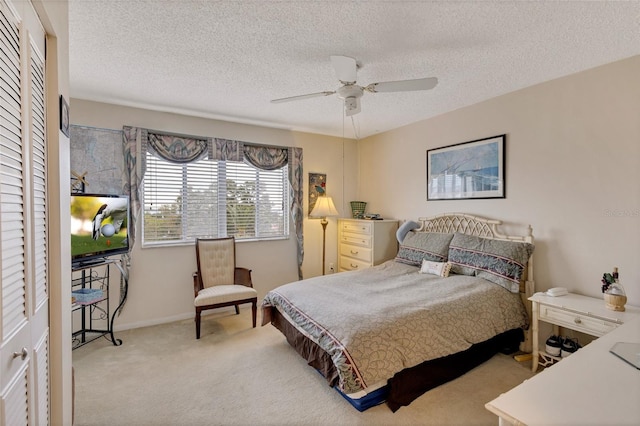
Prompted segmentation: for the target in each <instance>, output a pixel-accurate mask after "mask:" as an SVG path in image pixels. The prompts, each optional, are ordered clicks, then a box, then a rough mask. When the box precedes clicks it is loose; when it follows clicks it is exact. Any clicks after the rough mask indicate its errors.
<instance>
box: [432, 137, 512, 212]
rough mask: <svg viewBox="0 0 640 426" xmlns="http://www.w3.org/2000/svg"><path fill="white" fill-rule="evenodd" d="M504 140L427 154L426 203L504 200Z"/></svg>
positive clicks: (446, 148)
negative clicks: (433, 201) (487, 199)
mask: <svg viewBox="0 0 640 426" xmlns="http://www.w3.org/2000/svg"><path fill="white" fill-rule="evenodd" d="M505 136H506V135H498V136H492V137H490V138H484V139H477V140H474V141H470V142H463V143H459V144H455V145H449V146H445V147H442V148H435V149H430V150H428V151H427V200H468V199H481V198H505V184H506V181H505V174H504V169H505Z"/></svg>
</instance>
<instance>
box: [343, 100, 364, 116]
mask: <svg viewBox="0 0 640 426" xmlns="http://www.w3.org/2000/svg"><path fill="white" fill-rule="evenodd" d="M359 112H360V98H356V97H348V98H345V100H344V114H345V115H346V116H347V117H349V116H351V115H356V114H357V113H359Z"/></svg>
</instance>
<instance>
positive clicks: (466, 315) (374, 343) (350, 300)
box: [262, 260, 528, 394]
mask: <svg viewBox="0 0 640 426" xmlns="http://www.w3.org/2000/svg"><path fill="white" fill-rule="evenodd" d="M418 270H419V268H417V267H415V266H409V265H404V264H401V263H398V262H394V261H393V260H391V261H388V262H386V263H383V264H382V265H378V266H375V267H373V268H368V269H365V270H361V271H353V272H343V273H339V274H332V275H327V276H322V277H316V278H310V279H306V280H303V281H298V282H294V283H291V284H286V285H283V286H280V287H278V288H276V289H274V290H272V291H270V292H269V293H268V294H267V295H266V296H265V298H264V300H263V303H262V308H263V325H264V324H267V323H269V322H270V311H271V308H276V309H278V310H279V311H280V312H281V313H282V314H283V315H284V316H285V317H287V318H288V319H289V320H290V321H291V322H292V323H293V324H294V325H295V326H296V328H297V329H298V330H300V331H301V332H302V333H303V334H305V335H306V336H307V337H309V338H310V339H311V340H313V341H314V342H315V343H317V344H318V345H319V346H320V347H321V348H322V349H323V350H325V351H326V352H327V353H328V354H329V355H330V356H331V358H332V360H333V363H334V364H335V366H336V368H337V370H338V374H339V387H340V390H341V391H343V392H344V393H346V394H352V393H356V392H359V391H362V390H364V389H366V388H367V386H369V385H373V384H376V383H379V382H381V381H386V380H388V379H390V378H391V377H393V375H394V374H395V373H396V372H399V371H400V370H402V369H404V368H408V367H413V366H415V365H418V364H420V363H421V362H424V361H428V360H431V359H436V358H440V357H443V356H446V355H450V354H453V353H457V352H460V351H463V350H466V349H468V348H469V347H470V346H471V345H472V344H475V343H480V342H483V341H485V340H487V339H490V338H491V337H493V336H495V335H497V334H500V333H502V332H505V331H507V330H511V329H514V328H518V327H525V326H527V325H528V324H527V322H528V318H527V314H526V311H525V307H524V305H523V303H522V301H521V299H520V295H519V294H514V293H511V292H509V291H507V290H505V289H504V288H502V287H500V286H498V285H496V284H494V283H491V282H489V281H486V280H484V279H482V278H477V277H471V276H464V275H452V276H450V277H448V278H441V277H439V276H435V275H428V274H420V273H418Z"/></svg>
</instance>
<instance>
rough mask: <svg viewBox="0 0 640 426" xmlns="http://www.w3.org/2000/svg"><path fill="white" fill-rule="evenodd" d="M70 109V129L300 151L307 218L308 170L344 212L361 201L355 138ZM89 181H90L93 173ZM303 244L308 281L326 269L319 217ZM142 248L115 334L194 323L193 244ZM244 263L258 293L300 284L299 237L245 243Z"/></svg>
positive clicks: (333, 230) (332, 244)
mask: <svg viewBox="0 0 640 426" xmlns="http://www.w3.org/2000/svg"><path fill="white" fill-rule="evenodd" d="M70 110H71V123H72V124H76V125H82V126H92V127H99V128H106V129H121V128H122V126H123V125H130V126H139V127H146V128H150V129H156V130H165V131H169V132H174V133H182V134H190V135H198V136H213V137H220V138H227V139H237V140H242V141H248V142H254V143H262V144H270V145H279V146H296V147H301V148H302V149H303V155H304V160H303V167H304V170H303V171H304V180H305V182H304V184H305V195H304V202H305V205H304V212H305V216H306V215H307V213H308V209H307V201H308V200H307V189H306V188H307V186H306V185H307V181H308V174H309V172H315V173H326V174H327V193H328V194H329V195H330V196H332V197H333V199H334V202H335V204H336V208H337V209H338V211H339V212H340V213H344V214H348V213H349V207H348V206H349V204H348V201H350V200H353V199H354V197H355V191H356V188H355V182H356V176H357V167H356V164H357V162H356V155H357V149H356V142H355V141H353V140H346V141H344V142H343V140H342V139H341V138H335V137H329V136H319V135H314V134H308V133H298V132H291V131H287V130H279V129H270V128H264V127H257V126H252V125H243V124H234V123H229V122H223V121H217V120H210V119H204V118H197V117H189V116H184V115H178V114H170V113H161V112H155V111H149V110H144V109H137V108H129V107H121V106H115V105H110V104H103V103H96V102H89V101H83V100H80V99H72V100H71V103H70ZM343 154H344V160H343ZM344 166H346V167H344ZM345 171H346V174H345ZM80 172H82V171H80ZM87 179H88V181H89V183H91V176H90V175H89V176H87ZM88 189H89V190H90V189H91V188H90V187H89V188H88ZM345 200H346V202H345ZM345 206H346V207H345ZM329 221H330V222H329V226H328V227H327V253H326V258H327V260H326V262H327V267H328V264H329V262H334V263H335V262H336V258H337V256H336V247H337V223H336V220H335V219H329ZM304 238H305V244H304V248H305V260H304V264H303V274H304V276H305V277H312V276H315V275H319V274H320V273H321V267H322V265H321V263H322V262H321V257H322V228H321V226H320V223H319V221H318V220H317V219H314V220H311V219H306V218H305V220H304ZM140 243H141V239H140V236H139V235H138V236H137V242H136V246H135V247H134V250H133V254H132V267H131V272H130V274H131V275H130V290H129V297H128V301H127V304H126V305H125V307H124V309H123V312H122V315H121V316H119V317H118V318H117V320H116V321H115V328H116V329H125V328H132V327H139V326H144V325H150V324H156V323H161V322H166V321H171V320H175V319H183V318H191V317H193V290H192V289H193V284H192V279H191V274H192V273H193V271H194V270H195V267H196V264H195V257H194V255H195V250H194V247H193V245H188V246H181V247H164V248H141V244H140ZM237 263H238V265H239V266H245V267H248V268H250V269H252V270H253V282H254V287H255V288H256V289H257V290H258V294H259V296H260V297H262V296H264V294H266V292H267V291H269V290H271V289H273V288H275V287H277V286H279V285H281V284H285V283H288V282H292V281H295V280H297V276H298V275H297V263H296V243H295V239H294V238H293V237H292V238H290V239H288V240H282V241H268V242H265V241H262V242H239V243H238V246H237Z"/></svg>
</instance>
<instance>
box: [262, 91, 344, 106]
mask: <svg viewBox="0 0 640 426" xmlns="http://www.w3.org/2000/svg"><path fill="white" fill-rule="evenodd" d="M334 93H336V92H331V91H325V92H317V93H308V94H306V95H298V96H289V97H288V98H280V99H272V100H271V103H272V104H279V103H283V102H290V101H298V100H300V99H309V98H317V97H319V96H329V95H333V94H334Z"/></svg>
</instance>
